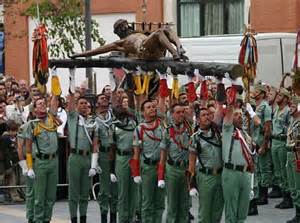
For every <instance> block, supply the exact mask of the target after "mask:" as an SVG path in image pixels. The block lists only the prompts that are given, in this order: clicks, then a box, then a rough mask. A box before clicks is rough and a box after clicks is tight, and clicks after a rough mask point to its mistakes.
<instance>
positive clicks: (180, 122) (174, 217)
mask: <svg viewBox="0 0 300 223" xmlns="http://www.w3.org/2000/svg"><path fill="white" fill-rule="evenodd" d="M171 115H172V120H171V123H169V126H168V128H167V129H166V131H165V135H164V138H163V140H162V146H161V147H162V148H166V149H167V153H168V161H167V165H166V173H167V175H166V179H167V185H166V186H167V188H166V189H167V191H168V193H167V202H168V205H167V206H168V209H167V222H170V223H171V222H179V223H186V222H188V220H189V216H188V213H189V196H188V182H187V179H186V177H185V170H186V168H187V166H188V146H189V137H190V136H191V134H192V132H191V129H190V128H189V126H188V125H187V123H186V122H184V107H183V106H182V105H180V104H174V105H173V106H172V107H171Z"/></svg>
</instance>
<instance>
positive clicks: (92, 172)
mask: <svg viewBox="0 0 300 223" xmlns="http://www.w3.org/2000/svg"><path fill="white" fill-rule="evenodd" d="M96 174H97V170H96V169H95V168H91V169H90V170H89V177H93V176H95V175H96Z"/></svg>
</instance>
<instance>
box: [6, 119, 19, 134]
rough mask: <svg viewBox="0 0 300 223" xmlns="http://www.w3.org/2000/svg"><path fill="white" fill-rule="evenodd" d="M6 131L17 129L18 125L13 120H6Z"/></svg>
mask: <svg viewBox="0 0 300 223" xmlns="http://www.w3.org/2000/svg"><path fill="white" fill-rule="evenodd" d="M6 125H7V131H18V129H19V125H18V124H17V123H16V122H15V121H14V120H7V122H6Z"/></svg>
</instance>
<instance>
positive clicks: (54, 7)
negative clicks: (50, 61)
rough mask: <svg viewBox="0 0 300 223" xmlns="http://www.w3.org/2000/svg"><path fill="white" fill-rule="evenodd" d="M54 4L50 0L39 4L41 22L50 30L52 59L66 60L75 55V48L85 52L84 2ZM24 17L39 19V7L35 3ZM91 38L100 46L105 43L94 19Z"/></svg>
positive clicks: (74, 1)
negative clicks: (77, 47)
mask: <svg viewBox="0 0 300 223" xmlns="http://www.w3.org/2000/svg"><path fill="white" fill-rule="evenodd" d="M58 2H59V3H56V4H53V3H52V2H51V1H50V0H43V1H41V2H40V3H39V5H38V8H39V15H40V21H41V22H43V23H45V24H46V26H47V28H48V39H49V45H48V50H49V53H50V57H52V58H66V57H67V56H68V55H71V54H73V53H74V49H75V46H79V47H80V49H81V51H84V50H85V31H84V28H85V23H84V16H83V11H84V10H83V1H82V0H60V1H58ZM24 15H26V16H31V17H33V18H36V19H37V5H36V3H33V4H31V5H30V7H29V8H27V10H26V11H25V12H24ZM91 38H92V40H93V41H94V42H97V43H98V44H99V45H103V44H104V43H105V41H104V39H103V38H102V37H101V36H100V33H99V24H98V23H97V22H96V21H95V20H93V19H92V24H91Z"/></svg>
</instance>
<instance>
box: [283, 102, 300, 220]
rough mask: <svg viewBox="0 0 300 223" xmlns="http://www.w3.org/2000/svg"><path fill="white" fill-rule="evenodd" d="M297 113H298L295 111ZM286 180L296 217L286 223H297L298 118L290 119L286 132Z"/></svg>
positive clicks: (299, 188) (299, 206)
mask: <svg viewBox="0 0 300 223" xmlns="http://www.w3.org/2000/svg"><path fill="white" fill-rule="evenodd" d="M292 100H293V103H294V104H298V105H299V103H300V99H299V98H297V97H295V98H293V99H292ZM297 112H299V111H297ZM287 149H288V152H287V165H286V170H287V179H288V189H289V191H290V193H291V197H292V199H293V202H294V205H295V209H296V216H295V217H294V218H293V219H291V220H290V221H287V222H288V223H293V222H299V221H300V172H299V170H297V169H298V168H297V162H299V160H300V157H299V155H297V156H296V152H297V154H299V149H300V118H299V117H295V118H294V117H292V118H291V120H290V126H289V128H288V131H287Z"/></svg>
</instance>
